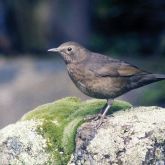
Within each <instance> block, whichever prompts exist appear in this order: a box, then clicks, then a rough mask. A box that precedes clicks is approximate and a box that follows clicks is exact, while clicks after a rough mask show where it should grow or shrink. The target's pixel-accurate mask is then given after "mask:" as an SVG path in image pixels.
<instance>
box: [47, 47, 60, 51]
mask: <svg viewBox="0 0 165 165" xmlns="http://www.w3.org/2000/svg"><path fill="white" fill-rule="evenodd" d="M48 52H59V49H58V48H53V49H49V50H48Z"/></svg>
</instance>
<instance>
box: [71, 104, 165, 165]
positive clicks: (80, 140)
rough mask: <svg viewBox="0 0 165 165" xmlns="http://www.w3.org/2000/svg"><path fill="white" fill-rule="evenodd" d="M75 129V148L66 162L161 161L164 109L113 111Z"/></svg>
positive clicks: (134, 164)
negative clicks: (111, 114) (102, 119)
mask: <svg viewBox="0 0 165 165" xmlns="http://www.w3.org/2000/svg"><path fill="white" fill-rule="evenodd" d="M96 125H97V121H90V122H88V123H84V124H83V125H82V126H81V127H80V128H79V129H78V131H77V137H76V150H75V153H74V154H73V155H72V158H71V160H70V162H69V164H68V165H72V164H76V165H119V164H121V165H141V164H143V165H147V164H148V165H164V164H165V109H164V108H159V107H137V108H131V109H129V110H126V111H119V112H115V113H114V114H113V116H108V117H107V118H106V119H105V120H104V123H103V124H102V125H101V126H100V127H99V129H96Z"/></svg>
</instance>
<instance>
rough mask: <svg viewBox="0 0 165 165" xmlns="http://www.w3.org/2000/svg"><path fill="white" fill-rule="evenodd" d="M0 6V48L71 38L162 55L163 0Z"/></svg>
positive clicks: (39, 46)
mask: <svg viewBox="0 0 165 165" xmlns="http://www.w3.org/2000/svg"><path fill="white" fill-rule="evenodd" d="M0 8H1V9H3V10H0V27H1V28H0V51H6V52H12V51H13V50H14V51H17V52H20V51H21V52H27V51H30V52H34V51H35V52H36V51H39V52H42V51H44V50H45V49H46V48H47V47H50V46H51V45H55V46H56V45H58V44H59V43H61V42H65V41H68V40H74V41H77V42H80V43H82V44H84V45H85V46H88V47H89V48H92V49H94V50H97V51H108V52H109V51H110V52H113V53H117V54H127V55H129V54H131V55H132V54H134V55H139V54H140V55H141V56H151V55H153V56H162V55H164V54H165V10H164V8H165V1H164V0H146V1H143V0H137V1H131V0H126V1H123V0H111V1H109V0H102V1H99V0H91V1H88V0H83V1H82V0H77V1H75V0H68V1H66V0H62V1H61V0H56V1H53V0H48V1H44V0H40V1H39V0H36V1H32V0H22V1H19V0H15V1H11V0H5V1H4V0H0ZM2 20H3V21H2ZM4 20H5V21H4ZM2 27H3V28H2ZM2 29H6V30H5V32H4V31H2Z"/></svg>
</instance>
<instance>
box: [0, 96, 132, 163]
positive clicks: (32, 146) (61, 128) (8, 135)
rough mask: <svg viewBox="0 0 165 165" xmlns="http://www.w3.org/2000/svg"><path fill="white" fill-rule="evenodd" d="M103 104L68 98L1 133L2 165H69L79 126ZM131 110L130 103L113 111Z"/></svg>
mask: <svg viewBox="0 0 165 165" xmlns="http://www.w3.org/2000/svg"><path fill="white" fill-rule="evenodd" d="M104 104H105V100H96V99H92V100H88V101H84V102H82V101H80V100H79V99H78V98H75V97H68V98H64V99H61V100H58V101H55V102H53V103H49V104H45V105H42V106H39V107H37V108H36V109H34V110H32V111H30V112H29V113H27V114H25V115H24V116H23V117H22V118H21V120H20V121H18V122H17V123H15V124H11V125H8V126H6V127H5V128H3V129H1V130H0V165H7V164H11V165H15V164H16V165H22V164H26V165H37V164H40V165H44V164H52V165H56V164H57V165H60V164H61V165H63V164H67V162H68V161H69V159H70V157H71V154H72V153H73V152H74V149H75V136H76V130H77V128H78V126H80V124H82V123H84V122H85V121H86V120H85V118H86V117H87V116H89V115H94V114H96V113H98V111H99V110H100V109H101V108H102V107H103V106H104ZM130 107H131V105H130V104H129V103H127V102H123V101H118V100H117V101H115V102H114V105H113V107H112V110H113V111H118V110H120V109H126V108H130ZM92 121H93V120H91V123H92ZM96 122H97V121H96ZM88 133H89V136H90V132H88ZM94 136H95V134H93V135H92V136H91V137H92V139H93V137H94Z"/></svg>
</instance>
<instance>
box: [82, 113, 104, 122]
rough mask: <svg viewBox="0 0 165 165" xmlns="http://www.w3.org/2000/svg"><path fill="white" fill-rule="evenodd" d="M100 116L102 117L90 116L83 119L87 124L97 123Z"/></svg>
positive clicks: (97, 115) (98, 115)
mask: <svg viewBox="0 0 165 165" xmlns="http://www.w3.org/2000/svg"><path fill="white" fill-rule="evenodd" d="M101 116H102V114H96V115H91V116H87V117H86V118H85V120H86V121H87V122H90V121H92V120H93V121H97V120H99V119H100V118H101Z"/></svg>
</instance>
